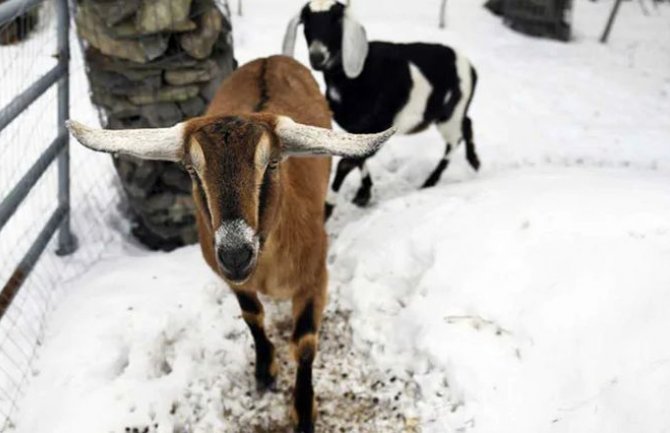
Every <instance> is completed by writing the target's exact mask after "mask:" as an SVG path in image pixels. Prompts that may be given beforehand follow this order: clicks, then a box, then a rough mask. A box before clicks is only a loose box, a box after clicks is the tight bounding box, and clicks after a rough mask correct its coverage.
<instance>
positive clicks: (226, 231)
mask: <svg viewBox="0 0 670 433" xmlns="http://www.w3.org/2000/svg"><path fill="white" fill-rule="evenodd" d="M214 240H215V245H216V248H217V249H218V248H238V247H252V248H253V250H254V255H256V253H257V251H258V238H257V237H256V234H255V233H254V229H252V228H251V227H249V224H247V223H246V221H244V220H243V219H241V218H238V219H234V220H228V221H224V222H222V223H221V226H219V228H218V229H216V232H215V233H214Z"/></svg>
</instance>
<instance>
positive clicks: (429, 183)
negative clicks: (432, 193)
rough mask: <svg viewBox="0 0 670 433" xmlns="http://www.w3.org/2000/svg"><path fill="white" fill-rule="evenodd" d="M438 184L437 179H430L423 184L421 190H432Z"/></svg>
mask: <svg viewBox="0 0 670 433" xmlns="http://www.w3.org/2000/svg"><path fill="white" fill-rule="evenodd" d="M436 183H437V179H432V178H428V179H427V180H426V181H425V182H424V183H423V185H421V189H426V188H432V187H434V186H435V184H436Z"/></svg>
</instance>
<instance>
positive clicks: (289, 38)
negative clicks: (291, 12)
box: [282, 13, 302, 57]
mask: <svg viewBox="0 0 670 433" xmlns="http://www.w3.org/2000/svg"><path fill="white" fill-rule="evenodd" d="M301 22H302V14H300V13H299V14H298V15H296V16H294V17H293V18H292V19H291V21H289V23H288V27H286V34H285V35H284V44H283V45H282V54H284V55H285V56H289V57H293V54H294V53H295V38H296V36H297V35H298V26H299V25H300V23H301Z"/></svg>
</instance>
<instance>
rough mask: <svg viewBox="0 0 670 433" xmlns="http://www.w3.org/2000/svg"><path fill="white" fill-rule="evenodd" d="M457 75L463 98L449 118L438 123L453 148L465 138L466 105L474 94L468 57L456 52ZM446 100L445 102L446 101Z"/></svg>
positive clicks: (443, 135) (439, 128) (449, 96)
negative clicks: (464, 119)
mask: <svg viewBox="0 0 670 433" xmlns="http://www.w3.org/2000/svg"><path fill="white" fill-rule="evenodd" d="M456 75H457V78H458V88H459V89H460V91H461V99H460V100H459V101H458V102H457V103H456V106H455V107H454V112H453V113H452V114H451V117H450V118H449V120H447V121H446V122H443V123H439V124H438V125H437V129H438V131H440V134H441V135H442V138H444V140H445V141H446V142H447V143H450V144H451V145H452V146H451V149H452V150H453V149H455V148H456V146H458V144H459V143H460V141H461V139H462V138H463V116H464V115H465V107H466V106H467V105H468V101H469V100H470V96H471V95H472V73H471V66H470V62H469V61H468V59H466V58H465V57H464V56H462V55H460V54H459V53H456ZM451 96H452V95H451V93H448V94H447V98H446V101H448V100H449V99H451ZM446 101H445V103H446Z"/></svg>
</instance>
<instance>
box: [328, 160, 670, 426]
mask: <svg viewBox="0 0 670 433" xmlns="http://www.w3.org/2000/svg"><path fill="white" fill-rule="evenodd" d="M668 185H670V182H669V179H668V178H667V175H661V174H658V173H654V172H652V171H632V170H617V169H603V170H599V171H598V170H593V169H579V168H572V169H567V168H564V169H560V170H556V169H551V168H546V169H537V170H519V171H514V172H508V173H501V174H498V175H494V176H492V177H490V178H481V179H479V180H474V181H471V182H469V183H467V184H454V185H450V186H445V187H441V188H436V189H433V190H429V191H425V192H420V193H415V194H413V195H409V196H407V197H405V198H401V199H396V200H393V201H390V202H387V203H384V204H382V205H381V206H380V207H379V209H378V210H376V211H375V212H373V213H372V214H370V215H369V216H367V217H365V218H363V219H361V220H360V221H358V222H356V223H352V224H350V225H349V226H347V227H346V228H345V230H344V232H343V233H341V235H340V236H339V238H338V240H337V242H336V243H335V245H334V246H333V248H332V254H331V261H332V262H333V263H332V268H333V269H334V275H333V277H334V279H335V280H336V281H338V286H339V287H338V289H339V296H340V297H341V302H342V305H343V307H345V308H349V309H351V311H352V318H351V320H352V322H351V323H352V326H353V329H354V343H355V347H356V348H357V349H358V350H362V351H366V352H368V353H369V354H370V357H371V359H372V360H373V362H374V363H376V364H378V365H380V366H388V367H393V368H395V369H402V370H405V371H409V372H411V374H414V375H418V376H420V377H421V378H423V379H422V380H423V382H422V385H423V389H422V395H423V396H424V397H423V400H424V402H430V400H431V394H432V392H433V388H434V387H435V384H436V381H435V380H434V379H435V377H437V376H439V375H442V374H446V377H447V379H448V384H449V387H450V392H451V393H452V394H453V395H454V397H453V398H455V399H456V400H458V399H460V400H461V401H462V404H463V405H464V406H465V408H467V417H466V418H465V423H464V424H463V425H462V426H461V428H460V429H459V431H466V430H467V431H476V432H538V431H545V432H549V431H551V432H573V431H597V432H601V433H603V432H632V431H663V429H664V428H667V426H668V425H670V412H668V411H667V408H665V404H664V402H665V401H667V398H668V397H670V346H669V345H668V344H667V335H666V334H667V332H666V331H667V329H669V328H670V316H668V314H667V305H669V303H670V268H668V266H667V263H669V261H670V187H668ZM664 397H665V398H664ZM450 411H451V408H449V407H444V408H443V415H444V416H442V417H441V418H442V419H449V418H450V416H451V415H450ZM424 431H435V432H439V431H441V432H443V431H446V430H444V429H440V428H435V429H433V428H430V426H427V428H425V429H424Z"/></svg>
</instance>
